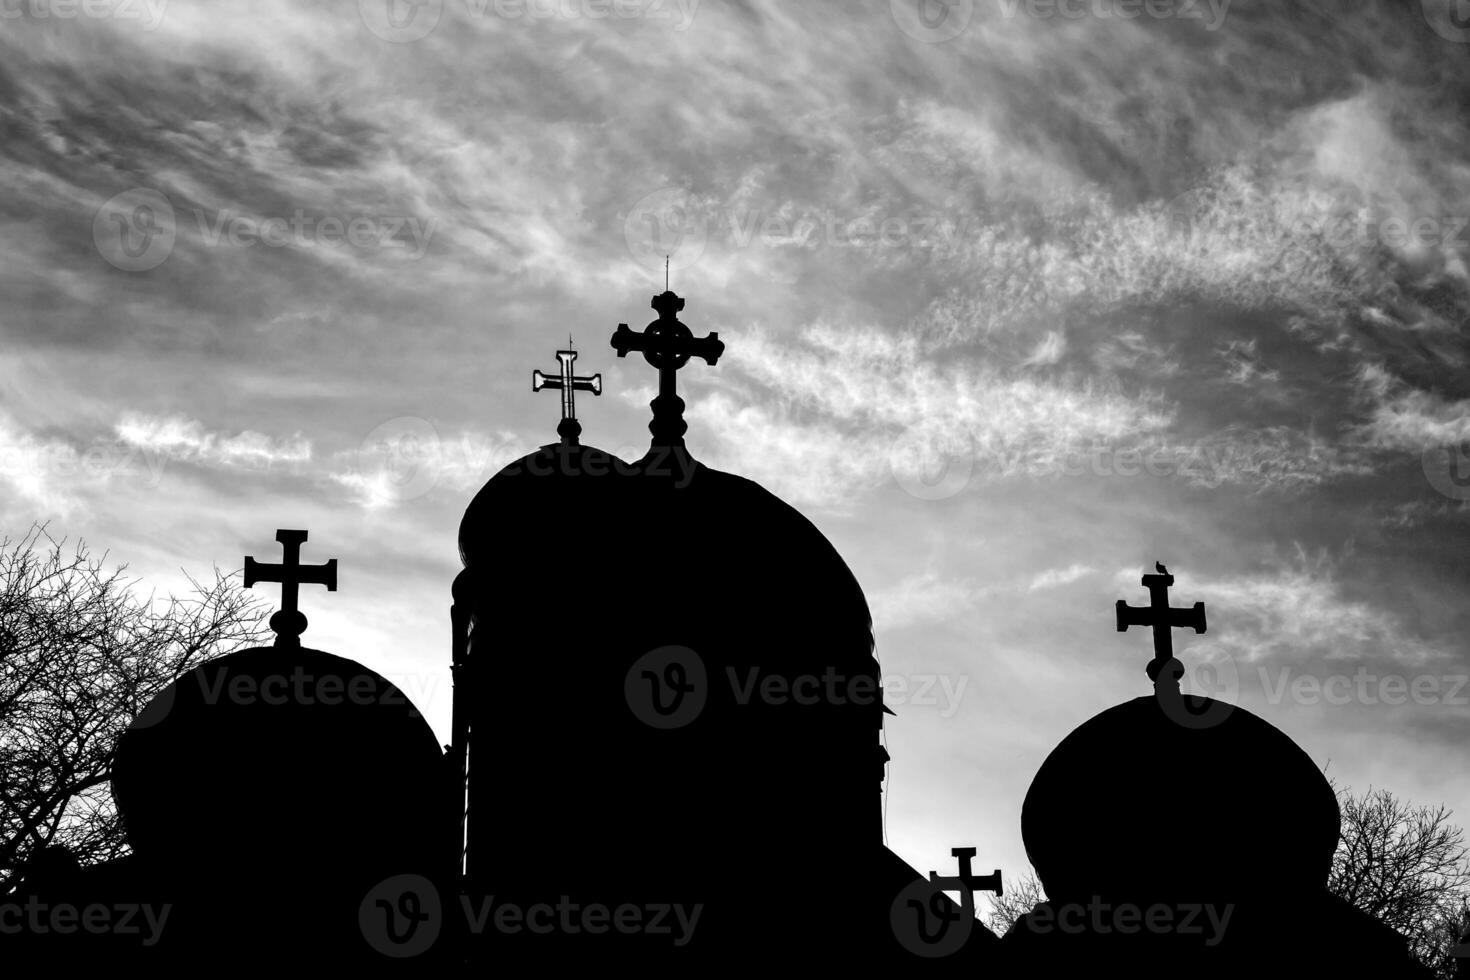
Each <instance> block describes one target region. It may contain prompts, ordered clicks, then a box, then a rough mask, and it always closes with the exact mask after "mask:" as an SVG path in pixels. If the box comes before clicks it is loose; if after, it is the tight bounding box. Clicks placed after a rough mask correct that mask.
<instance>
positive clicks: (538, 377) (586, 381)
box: [531, 334, 602, 446]
mask: <svg viewBox="0 0 1470 980" xmlns="http://www.w3.org/2000/svg"><path fill="white" fill-rule="evenodd" d="M571 346H572V335H571V334H567V347H569V348H570V347H571ZM556 359H557V360H558V361H559V362H561V376H560V377H555V378H553V377H550V376H548V375H545V374H542V373H541V372H540V371H532V372H531V390H532V391H540V390H541V389H543V388H553V389H556V390H557V391H560V392H561V422H560V423H559V424H558V425H557V427H556V434H557V435H559V436H561V441H562V443H563V444H566V445H572V446H575V445H576V444H577V439H578V438H579V437H580V436H581V435H582V423H580V422H578V421H577V403H576V401H575V397H574V393H575V392H578V391H590V392H592V394H594V395H601V394H602V375H601V374H594V375H592V376H591V377H586V378H579V377H577V376H576V375H575V374H573V373H572V365H573V364H574V363H576V360H577V352H576V351H574V350H559V351H557V352H556Z"/></svg>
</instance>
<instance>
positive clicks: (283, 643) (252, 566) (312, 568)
mask: <svg viewBox="0 0 1470 980" xmlns="http://www.w3.org/2000/svg"><path fill="white" fill-rule="evenodd" d="M276 540H277V541H279V542H280V543H281V548H282V551H283V553H284V555H285V560H284V561H282V562H281V564H279V565H267V564H265V563H264V562H258V561H256V560H255V559H254V558H251V557H249V556H246V558H245V588H247V589H248V588H251V587H253V586H254V585H255V583H256V582H279V583H281V608H280V610H279V611H278V612H277V613H276V614H275V615H274V616H272V617H271V629H273V630H275V631H276V646H278V647H299V646H301V634H302V633H304V632H306V617H305V616H304V615H302V613H301V610H299V609H297V608H296V600H297V598H298V596H299V593H300V587H301V586H302V585H325V586H326V587H327V591H328V592H336V591H337V559H335V558H333V559H332V560H331V561H329V562H327V563H326V564H325V565H303V564H301V545H302V544H303V543H304V542H305V541H306V532H305V531H289V530H285V529H281V530H278V531H276Z"/></svg>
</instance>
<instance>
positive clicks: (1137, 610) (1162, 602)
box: [1118, 564, 1205, 683]
mask: <svg viewBox="0 0 1470 980" xmlns="http://www.w3.org/2000/svg"><path fill="white" fill-rule="evenodd" d="M1154 567H1156V568H1157V569H1158V570H1159V573H1158V574H1157V575H1145V576H1144V577H1143V587H1144V588H1145V589H1148V596H1149V603H1148V605H1147V606H1130V605H1128V604H1127V603H1126V602H1124V601H1123V600H1122V599H1119V600H1118V632H1119V633H1126V632H1128V627H1130V626H1152V627H1153V629H1154V659H1153V660H1152V661H1150V662H1149V665H1148V668H1147V670H1148V677H1149V680H1151V681H1154V682H1155V683H1157V682H1158V679H1159V674H1160V673H1162V672H1163V670H1164V668H1165V667H1169V668H1170V676H1171V678H1172V679H1173V680H1175V681H1177V680H1178V679H1179V678H1180V677H1181V676H1183V674H1184V665H1183V664H1181V663H1180V662H1179V661H1177V660H1175V659H1174V636H1173V633H1172V632H1171V631H1172V630H1176V629H1192V630H1194V631H1195V632H1196V633H1203V632H1204V631H1205V604H1204V603H1203V602H1196V603H1195V604H1194V606H1193V607H1192V608H1190V609H1175V608H1171V607H1170V605H1169V586H1171V585H1173V584H1174V576H1172V575H1170V574H1169V570H1168V569H1166V568H1165V567H1164V566H1163V565H1162V564H1156V565H1155V566H1154ZM1171 665H1172V666H1171Z"/></svg>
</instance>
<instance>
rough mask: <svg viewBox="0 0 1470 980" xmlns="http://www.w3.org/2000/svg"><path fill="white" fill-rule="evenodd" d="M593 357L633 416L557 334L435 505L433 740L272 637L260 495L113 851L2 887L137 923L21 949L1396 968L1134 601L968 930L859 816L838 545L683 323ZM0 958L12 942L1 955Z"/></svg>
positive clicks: (55, 863) (864, 661)
mask: <svg viewBox="0 0 1470 980" xmlns="http://www.w3.org/2000/svg"><path fill="white" fill-rule="evenodd" d="M652 305H653V308H654V310H655V311H656V312H657V318H656V319H655V320H653V321H652V322H651V323H649V324H648V325H647V327H646V328H644V329H643V330H641V331H633V330H630V329H629V328H628V327H627V326H626V325H619V326H618V328H617V331H616V333H615V334H614V335H613V338H612V345H613V348H614V350H615V351H616V352H617V355H618V356H619V357H624V356H627V355H629V354H639V355H641V356H642V357H643V358H644V359H645V360H646V361H647V363H648V364H649V365H650V366H652V367H654V368H655V369H657V371H658V379H659V380H658V395H657V397H656V398H655V399H654V401H653V403H652V410H653V420H652V422H651V424H650V426H649V429H650V432H651V433H652V440H651V445H650V448H649V450H648V452H647V454H645V455H644V456H643V457H642V458H641V459H638V460H636V461H626V460H623V459H620V458H618V457H617V456H614V455H612V454H610V453H608V452H605V451H603V450H601V449H597V448H595V447H593V446H590V445H584V444H583V443H582V441H581V435H582V429H581V425H580V423H579V422H578V420H577V415H576V403H575V395H576V393H577V392H583V393H587V394H590V395H591V396H593V397H596V396H598V395H600V394H601V392H602V381H601V377H600V375H591V376H578V375H577V374H576V373H575V361H576V358H577V354H576V353H575V352H573V351H570V350H564V351H558V352H557V360H558V370H557V373H556V374H554V375H547V374H543V373H542V372H540V371H536V372H534V373H533V376H532V389H533V391H542V390H548V389H549V390H555V391H559V392H560V393H561V422H560V424H559V426H558V428H557V436H558V438H557V440H556V441H554V442H550V443H548V444H547V445H544V446H542V447H541V448H540V449H538V450H537V451H536V452H534V453H531V454H529V455H527V456H525V457H523V458H521V459H518V460H516V461H515V462H513V463H511V464H509V465H508V466H506V467H505V468H504V469H502V470H501V471H500V472H499V473H497V474H496V475H495V476H494V477H493V478H491V479H490V480H489V482H488V483H486V484H485V486H484V487H483V488H482V489H481V490H480V491H479V493H478V494H477V495H476V496H475V497H474V499H473V500H472V501H471V502H470V504H469V506H468V508H467V510H466V511H465V514H464V518H463V521H462V523H461V525H460V528H459V550H460V557H461V559H462V563H463V566H464V567H463V570H462V571H461V572H460V574H459V575H458V577H457V578H456V579H455V580H454V582H453V585H452V588H451V610H450V614H451V621H452V633H453V643H452V650H451V651H450V658H451V663H452V670H453V678H454V704H453V717H452V736H451V743H450V744H449V745H448V746H445V747H442V748H441V746H440V745H439V744H438V742H437V741H436V739H435V737H434V734H433V732H432V730H431V729H430V728H429V726H428V725H427V723H426V722H425V721H424V719H423V718H422V716H421V715H420V714H419V712H418V711H417V710H416V709H415V707H414V706H413V704H412V703H411V702H410V701H409V700H408V699H407V698H406V697H405V696H404V695H403V693H402V692H401V691H399V690H398V689H397V688H396V687H394V686H393V685H392V684H390V683H389V682H388V681H387V680H385V679H384V678H382V677H381V676H379V675H377V674H376V673H374V672H373V671H371V670H369V669H367V668H366V667H364V666H363V665H361V664H359V663H357V662H355V661H353V660H349V659H346V658H343V657H340V656H335V655H333V654H330V653H326V652H322V651H317V650H312V649H308V648H306V647H304V646H303V645H302V643H301V636H302V634H303V632H304V631H305V629H306V619H305V616H303V615H302V614H301V612H300V611H299V609H298V591H299V587H300V586H301V585H315V586H323V587H325V588H327V589H329V590H335V588H336V565H335V562H329V563H327V564H324V565H303V564H302V562H301V548H302V545H303V544H304V543H305V542H306V541H307V535H306V532H305V531H296V530H282V531H279V532H278V533H277V540H278V541H279V542H280V543H281V545H282V546H283V549H284V553H285V556H284V560H283V561H282V562H281V563H280V564H278V565H272V564H266V563H263V562H257V561H255V560H254V559H253V558H249V559H247V560H246V584H247V585H253V584H255V583H257V582H279V583H281V588H282V603H281V610H280V612H278V613H277V614H276V615H275V616H274V617H273V618H272V620H271V625H272V627H273V629H274V630H275V632H276V634H277V639H276V642H275V644H274V645H273V646H270V647H262V648H257V649H251V650H245V651H241V652H238V653H234V654H231V655H229V656H226V657H222V658H219V659H217V660H214V661H212V662H210V663H207V664H204V665H203V666H200V667H198V668H196V669H194V670H193V671H190V672H189V673H187V674H185V675H184V676H182V677H180V678H178V679H177V680H176V681H175V682H174V683H173V684H172V685H171V686H170V687H169V688H168V689H167V690H165V691H164V692H163V693H162V694H161V695H160V696H159V697H158V698H157V699H155V700H154V701H153V702H152V703H151V704H149V705H148V706H147V707H146V708H145V709H144V710H143V711H142V712H140V714H139V715H138V717H137V718H136V719H135V720H134V721H133V723H132V725H131V727H130V728H129V729H128V731H127V732H126V733H125V734H124V735H123V737H122V738H121V739H120V741H119V745H118V749H117V756H116V762H115V765H114V772H113V790H114V795H115V798H116V801H117V805H118V807H119V810H120V812H121V814H122V818H123V820H124V823H125V827H126V831H127V835H128V840H129V843H130V844H131V848H132V852H131V853H130V854H129V855H128V856H126V857H123V858H120V859H118V860H115V861H111V862H108V863H106V864H102V865H96V866H92V867H86V868H83V867H78V866H77V865H76V862H75V861H74V860H71V859H70V858H69V855H67V854H66V853H65V852H63V851H60V850H59V849H48V850H46V851H43V852H42V853H41V854H39V855H38V856H37V857H36V859H35V860H34V861H33V867H32V868H31V869H29V871H28V873H27V875H26V878H25V884H24V886H23V894H22V895H21V896H20V901H22V902H25V901H28V900H31V901H35V902H40V903H52V904H56V903H73V904H75V905H77V906H84V905H86V904H87V903H89V902H111V903H133V904H137V905H138V906H140V907H141V906H144V905H147V906H149V907H151V908H154V909H161V908H165V907H166V908H167V909H168V910H169V913H168V917H167V922H166V925H165V926H164V927H163V928H162V929H158V930H154V932H152V933H146V934H141V933H140V934H138V935H117V934H109V935H105V936H103V935H91V934H83V933H73V934H69V935H65V936H63V935H57V934H55V933H47V934H40V933H25V932H23V933H22V934H20V935H18V936H9V937H0V946H3V947H5V952H6V953H7V955H11V956H34V957H37V959H36V960H35V962H37V963H38V964H41V963H44V964H48V965H50V966H52V967H53V968H62V969H68V968H70V969H84V968H97V967H108V968H116V966H118V965H119V964H126V965H138V966H142V967H150V968H151V967H156V966H160V965H161V966H163V967H164V968H170V969H171V968H177V969H180V970H182V969H199V968H200V967H201V966H204V967H206V968H208V969H210V970H211V971H212V972H226V973H231V972H245V971H246V970H250V971H258V970H260V969H262V968H279V967H280V966H281V965H285V964H289V965H290V966H291V967H296V966H299V965H306V966H308V967H313V966H314V967H324V968H326V967H332V968H335V967H345V968H347V969H350V970H354V971H359V972H364V973H369V974H395V973H402V974H414V973H423V972H425V971H427V970H442V971H446V972H452V971H457V970H466V971H469V970H474V971H477V972H483V971H488V970H492V969H496V968H501V967H509V968H510V969H512V970H518V969H522V968H525V969H529V968H531V967H532V966H533V965H534V967H535V968H536V969H545V968H547V967H552V968H555V967H562V966H595V967H606V966H608V965H613V964H616V965H618V966H622V967H632V968H639V967H644V966H655V965H657V966H662V965H665V964H667V965H669V966H674V967H679V968H685V969H687V968H705V967H711V966H715V965H721V966H726V965H738V966H768V965H772V964H778V965H781V966H786V965H788V964H800V965H801V967H803V968H810V969H829V968H838V969H841V968H844V967H866V968H872V969H878V970H884V969H892V970H905V971H908V970H915V969H917V970H920V971H925V972H933V971H940V972H951V973H953V974H954V975H963V974H966V973H975V972H977V971H978V972H986V973H989V974H993V975H998V976H1017V977H1022V976H1037V977H1073V976H1079V977H1080V976H1094V975H1096V976H1105V975H1112V974H1114V973H1118V974H1127V975H1132V976H1159V977H1163V976H1170V977H1215V976H1219V977H1224V976H1231V977H1239V976H1242V975H1246V971H1258V972H1260V971H1264V972H1263V975H1267V976H1276V975H1282V976H1286V975H1301V976H1318V975H1322V976H1361V977H1385V978H1391V977H1417V976H1427V975H1428V974H1427V972H1426V971H1423V970H1422V969H1421V968H1420V967H1418V966H1417V964H1415V963H1414V961H1413V960H1412V959H1411V958H1410V957H1409V955H1408V953H1407V951H1406V948H1405V945H1404V942H1403V940H1402V938H1401V937H1399V936H1398V935H1397V934H1396V933H1393V932H1392V931H1391V930H1388V929H1387V928H1386V927H1383V926H1381V925H1379V924H1378V923H1376V922H1375V921H1374V920H1372V919H1370V918H1368V917H1367V916H1365V915H1363V914H1362V913H1359V912H1357V911H1355V910H1353V909H1351V908H1348V907H1347V906H1345V905H1343V904H1342V903H1340V902H1338V901H1337V900H1335V899H1333V898H1332V897H1331V896H1330V895H1329V894H1328V893H1327V891H1326V889H1325V882H1326V878H1327V873H1328V869H1329V867H1330V863H1331V859H1332V854H1333V851H1334V849H1335V847H1336V845H1337V840H1338V811H1337V802H1336V798H1335V796H1334V794H1333V792H1332V789H1331V787H1330V786H1329V785H1328V784H1327V782H1326V780H1325V778H1324V777H1323V775H1322V773H1321V772H1320V770H1318V768H1317V767H1316V766H1315V765H1314V764H1313V763H1312V761H1311V760H1310V759H1309V758H1308V756H1307V755H1306V754H1305V753H1304V752H1303V751H1302V750H1301V749H1300V748H1298V747H1297V746H1296V745H1295V744H1294V743H1293V742H1292V741H1291V740H1290V739H1289V738H1288V737H1287V736H1286V735H1284V734H1283V733H1282V732H1280V731H1279V730H1278V729H1276V728H1274V727H1273V726H1272V725H1270V724H1269V723H1268V722H1266V721H1265V720H1263V719H1261V718H1259V717H1257V716H1255V715H1253V714H1251V713H1250V712H1247V711H1245V710H1244V709H1242V708H1240V707H1238V706H1234V705H1230V704H1228V703H1225V702H1221V701H1216V700H1213V699H1210V698H1203V697H1196V696H1190V695H1184V694H1182V693H1181V691H1180V685H1179V680H1180V675H1181V674H1182V665H1181V663H1180V661H1179V660H1178V659H1177V658H1176V657H1175V656H1174V653H1173V648H1172V639H1171V636H1172V632H1173V630H1175V629H1179V628H1186V629H1193V630H1195V631H1196V632H1204V631H1205V629H1206V622H1205V610H1204V606H1203V604H1196V605H1195V606H1194V607H1192V608H1189V609H1178V608H1173V607H1171V606H1170V605H1169V598H1168V589H1169V588H1170V587H1171V586H1172V585H1173V582H1174V579H1173V576H1171V575H1170V574H1169V573H1168V571H1167V569H1166V568H1165V567H1164V566H1163V565H1160V566H1158V569H1157V572H1156V574H1150V575H1146V576H1144V578H1143V583H1142V584H1143V586H1144V587H1145V588H1146V589H1147V590H1148V592H1149V595H1150V604H1149V605H1148V606H1146V607H1133V606H1130V605H1128V604H1127V603H1125V602H1122V601H1120V602H1119V604H1118V608H1117V614H1116V626H1117V628H1118V629H1119V630H1127V629H1129V628H1130V627H1133V626H1142V627H1149V628H1151V629H1152V631H1153V638H1154V657H1153V659H1152V660H1151V661H1150V662H1149V664H1148V667H1147V676H1148V677H1149V679H1150V680H1151V681H1152V683H1153V686H1154V690H1153V692H1152V693H1150V694H1147V695H1145V696H1142V697H1139V698H1136V699H1134V700H1132V701H1128V702H1125V703H1123V704H1121V705H1118V706H1116V707H1114V708H1110V709H1108V710H1107V711H1104V712H1103V713H1101V714H1100V715H1098V716H1097V717H1095V718H1093V719H1091V720H1089V721H1085V722H1083V723H1082V724H1081V725H1080V726H1079V727H1078V728H1077V729H1076V730H1075V731H1073V732H1072V734H1070V735H1069V736H1067V738H1065V739H1064V740H1063V741H1062V742H1061V744H1060V745H1058V746H1057V748H1056V749H1055V751H1053V752H1052V754H1051V755H1050V756H1049V757H1048V758H1047V760H1046V761H1045V763H1044V764H1043V765H1042V767H1041V769H1040V770H1039V772H1038V773H1037V775H1036V777H1035V780H1034V782H1033V783H1032V785H1031V788H1030V791H1029V792H1028V794H1027V796H1026V799H1025V804H1024V807H1023V810H1022V813H1021V815H1020V816H1021V827H1022V833H1023V837H1024V841H1025V845H1026V849H1027V853H1028V855H1029V857H1030V859H1031V862H1032V864H1033V866H1034V867H1035V869H1036V871H1037V873H1038V875H1039V877H1040V879H1041V881H1042V883H1043V884H1044V886H1045V889H1046V893H1047V895H1048V897H1049V900H1048V901H1047V902H1044V903H1043V904H1042V905H1040V906H1038V907H1037V908H1036V909H1034V910H1033V911H1031V912H1030V913H1028V914H1026V915H1024V916H1022V917H1021V919H1020V920H1019V921H1018V922H1017V923H1016V925H1015V927H1014V928H1012V930H1011V931H1010V932H1009V933H1008V934H1007V935H1005V936H1004V937H1001V936H997V935H995V934H994V933H992V932H990V931H989V930H988V929H986V928H985V926H984V925H982V923H981V922H980V921H979V919H978V918H977V908H979V907H981V906H983V902H984V897H983V896H984V894H985V893H987V892H1000V891H1001V890H1002V888H1003V883H1002V880H1001V876H1000V874H999V872H994V873H990V874H984V873H982V872H981V871H980V870H979V868H978V867H976V866H975V864H976V862H977V860H978V861H983V860H984V853H983V848H982V847H979V846H974V845H975V842H960V843H959V845H958V846H955V847H954V848H953V856H954V864H953V865H952V866H951V867H948V868H942V869H931V870H930V871H929V872H928V873H921V872H920V871H918V870H917V869H914V868H912V867H910V866H909V865H908V864H906V863H905V862H904V861H903V860H902V859H900V858H899V857H898V856H897V855H895V854H894V853H893V852H892V851H890V850H889V849H888V848H887V847H886V846H885V845H884V843H883V825H882V789H883V781H884V776H885V771H886V765H887V762H888V755H887V752H886V751H885V750H884V748H883V739H882V730H883V726H884V723H885V717H886V716H888V715H891V714H892V712H891V711H890V710H889V709H887V708H885V706H884V704H883V700H882V696H881V691H882V687H881V683H880V677H879V666H878V662H877V660H876V658H875V656H874V638H873V628H872V621H871V617H870V614H869V609H868V605H867V601H866V599H865V597H864V595H863V591H862V589H861V588H860V586H859V585H858V582H857V580H856V578H855V577H854V576H853V574H852V572H851V570H850V569H849V568H848V566H847V564H846V563H845V562H844V561H843V559H842V556H841V555H839V554H838V552H837V551H836V549H835V548H834V547H833V546H832V544H831V543H830V542H829V541H828V540H827V539H826V538H825V537H824V536H823V535H822V533H821V532H820V531H819V530H818V529H817V528H816V527H815V526H814V525H813V524H812V523H811V522H810V521H808V520H807V519H806V518H805V517H803V516H802V515H801V514H800V513H799V512H797V511H796V510H795V509H794V508H792V507H791V506H789V505H788V504H786V503H784V502H783V501H781V500H780V499H779V498H777V497H776V496H774V495H773V494H771V493H770V492H768V491H766V490H765V489H763V488H762V487H760V486H759V485H757V484H756V483H753V482H752V481H750V480H747V479H744V478H742V477H740V476H737V475H734V474H729V473H722V472H719V471H717V470H713V469H710V468H708V467H706V466H705V465H703V464H702V463H700V462H699V461H697V460H696V459H694V458H693V457H692V456H691V455H690V453H689V451H688V450H687V448H686V446H685V443H684V434H685V431H686V428H687V425H686V423H685V421H684V418H683V410H684V402H683V400H682V399H681V398H680V397H679V395H678V391H677V380H678V372H679V371H680V370H681V369H683V368H685V367H686V366H688V365H689V363H690V362H691V361H692V360H695V359H698V360H701V361H703V362H705V364H706V366H715V365H717V363H718V361H719V358H720V357H721V356H722V354H723V351H724V345H723V343H722V342H721V341H720V339H719V338H718V336H717V335H715V334H709V335H708V336H705V337H696V336H695V335H694V333H693V332H692V331H691V330H690V329H689V328H688V327H687V326H685V324H684V323H683V322H681V320H680V319H679V316H680V313H681V312H682V310H683V307H684V300H683V299H681V298H680V297H678V296H676V295H675V294H674V293H672V292H670V291H667V290H666V291H665V292H663V293H661V294H660V295H658V296H656V297H654V299H653V304H652ZM12 962H15V961H14V960H12Z"/></svg>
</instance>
